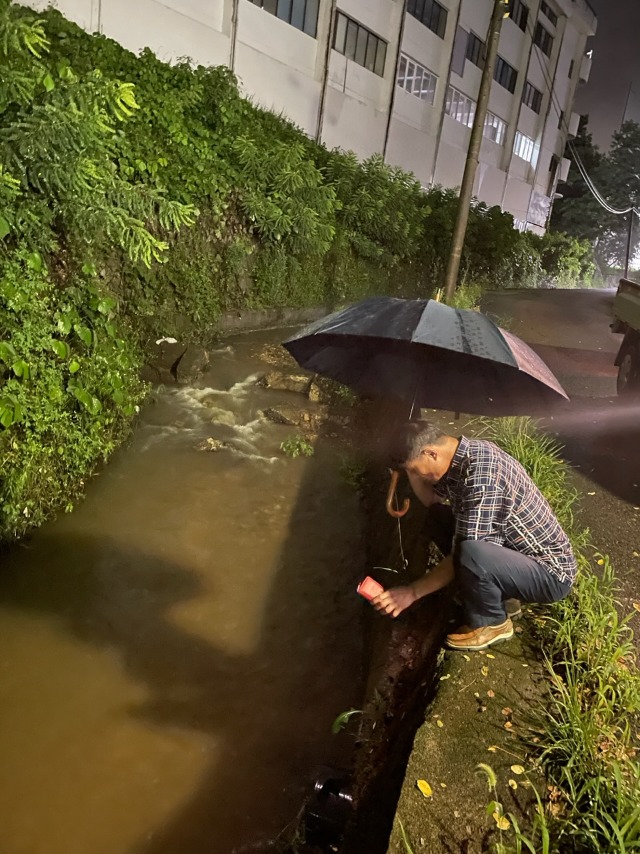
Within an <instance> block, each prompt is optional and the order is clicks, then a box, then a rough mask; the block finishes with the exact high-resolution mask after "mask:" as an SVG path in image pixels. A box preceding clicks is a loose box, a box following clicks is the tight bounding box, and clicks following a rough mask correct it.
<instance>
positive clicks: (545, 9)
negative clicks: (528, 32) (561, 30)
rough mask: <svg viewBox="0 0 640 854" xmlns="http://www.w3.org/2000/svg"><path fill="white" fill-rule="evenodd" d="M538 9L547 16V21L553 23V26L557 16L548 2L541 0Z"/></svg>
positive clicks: (556, 21)
mask: <svg viewBox="0 0 640 854" xmlns="http://www.w3.org/2000/svg"><path fill="white" fill-rule="evenodd" d="M540 11H541V12H542V14H543V15H544V16H545V17H546V18H547V20H548V21H549V23H550V24H553V26H554V27H555V25H556V24H557V23H558V16H557V15H556V13H555V12H554V11H553V9H552V8H551V7H550V6H549V4H548V3H545V2H544V0H542V3H541V4H540Z"/></svg>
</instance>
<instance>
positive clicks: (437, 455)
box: [403, 445, 447, 484]
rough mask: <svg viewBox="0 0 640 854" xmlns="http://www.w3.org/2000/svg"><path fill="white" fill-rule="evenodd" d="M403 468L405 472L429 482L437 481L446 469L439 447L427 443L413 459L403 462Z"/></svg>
mask: <svg viewBox="0 0 640 854" xmlns="http://www.w3.org/2000/svg"><path fill="white" fill-rule="evenodd" d="M403 468H404V470H405V471H406V472H407V474H411V475H415V476H416V477H419V478H421V479H422V480H425V481H426V482H427V483H430V484H434V483H437V482H438V481H439V480H440V478H441V477H442V476H443V475H444V474H445V472H446V470H447V467H446V465H444V461H443V458H442V455H441V449H439V448H438V447H437V446H434V445H427V446H426V447H425V448H423V449H422V450H421V451H420V454H419V455H418V456H417V457H415V459H413V460H411V461H410V462H408V463H405V464H404V466H403Z"/></svg>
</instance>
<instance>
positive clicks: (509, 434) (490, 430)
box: [485, 419, 640, 854]
mask: <svg viewBox="0 0 640 854" xmlns="http://www.w3.org/2000/svg"><path fill="white" fill-rule="evenodd" d="M485 435H486V436H487V438H490V439H492V440H494V441H496V442H497V443H498V444H500V445H501V446H502V447H503V448H504V449H505V450H506V451H507V452H508V453H510V454H512V455H513V456H515V457H516V459H518V460H520V462H521V463H522V464H523V465H524V467H525V468H526V469H527V471H528V472H529V473H530V475H531V476H532V477H533V479H534V480H535V482H536V483H537V485H538V486H539V488H540V489H541V490H542V492H543V493H544V494H545V496H546V497H547V499H548V500H549V502H550V504H551V505H552V507H553V508H554V510H555V511H556V512H557V514H558V516H559V518H560V519H561V521H562V523H563V525H564V526H565V529H566V530H567V531H569V532H570V535H571V538H572V542H573V544H574V549H575V552H576V556H577V558H578V564H579V572H578V578H577V581H576V584H575V587H574V591H573V592H572V594H571V595H570V596H569V597H568V598H567V599H565V600H563V601H562V602H558V603H556V604H554V605H552V606H547V607H546V608H545V612H544V615H540V616H539V617H537V618H536V623H537V625H538V627H539V631H540V641H541V644H542V649H543V652H544V656H545V666H546V669H547V671H548V675H549V683H550V689H549V690H550V697H549V698H548V703H547V705H545V706H544V707H541V708H539V709H538V710H537V711H536V713H535V716H534V721H533V727H534V731H535V741H534V740H533V738H532V740H531V743H530V744H529V749H530V752H531V754H532V755H533V757H534V758H535V761H536V763H537V766H538V767H539V768H540V769H541V770H542V772H543V773H544V775H545V777H546V779H547V782H548V786H549V791H548V794H549V801H548V803H547V804H546V809H543V807H542V804H541V802H540V801H539V807H538V810H537V811H536V813H535V815H534V816H533V817H532V825H533V826H532V828H531V831H530V832H529V835H528V836H526V835H525V834H524V833H523V832H522V831H521V829H520V828H519V827H518V825H517V822H514V817H513V816H511V815H509V816H508V819H509V821H510V822H511V824H512V825H513V828H514V830H513V833H514V834H515V837H514V840H513V844H511V841H509V837H508V835H507V834H505V837H507V840H506V841H505V839H504V838H503V839H502V840H501V842H500V845H499V847H498V850H499V851H500V852H501V853H502V854H507V852H520V851H531V852H534V854H535V852H542V854H544V852H558V851H562V852H565V851H569V852H570V851H575V852H594V854H595V852H609V854H621V852H625V851H632V850H633V851H635V850H638V848H640V806H639V804H640V765H639V764H638V761H637V749H638V724H639V722H640V718H639V714H640V675H639V673H638V670H637V665H636V657H635V651H634V646H633V643H632V637H633V635H632V631H631V629H630V627H629V619H630V618H629V617H626V618H624V619H622V618H620V616H619V609H618V607H617V602H616V598H615V597H616V578H615V573H614V571H613V568H612V567H611V564H610V562H609V560H608V558H607V557H605V556H599V555H595V557H594V559H593V561H590V560H589V558H588V557H587V547H586V543H587V540H588V533H587V532H585V531H581V530H580V529H579V528H577V527H576V525H575V524H574V517H573V508H574V506H575V502H576V499H577V493H576V492H575V490H574V489H572V488H571V487H570V486H569V485H568V483H567V478H568V474H569V470H568V467H567V466H566V464H565V463H564V462H563V461H562V459H561V457H560V454H559V448H558V446H557V444H556V443H555V442H554V441H553V440H551V439H549V438H546V437H543V436H541V435H540V434H538V433H537V432H535V431H534V430H533V429H532V426H531V423H530V422H528V421H526V420H523V419H501V420H499V421H496V422H492V423H489V424H487V425H486V432H485ZM592 563H594V564H595V565H592ZM549 615H550V616H549ZM494 788H495V784H494Z"/></svg>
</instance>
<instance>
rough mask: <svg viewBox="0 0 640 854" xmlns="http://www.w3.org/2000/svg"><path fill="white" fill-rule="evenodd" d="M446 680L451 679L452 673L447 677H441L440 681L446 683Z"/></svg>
mask: <svg viewBox="0 0 640 854" xmlns="http://www.w3.org/2000/svg"><path fill="white" fill-rule="evenodd" d="M445 679H451V674H450V673H447V675H446V676H441V677H440V681H441V682H444V681H445Z"/></svg>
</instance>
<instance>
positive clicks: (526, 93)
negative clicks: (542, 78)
mask: <svg viewBox="0 0 640 854" xmlns="http://www.w3.org/2000/svg"><path fill="white" fill-rule="evenodd" d="M522 103H523V104H524V105H525V107H529V109H530V110H533V112H534V113H537V114H538V115H540V110H541V109H542V92H541V91H540V90H539V89H538V88H536V87H535V86H534V85H533V83H530V82H529V81H528V80H526V81H525V84H524V88H523V89H522Z"/></svg>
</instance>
